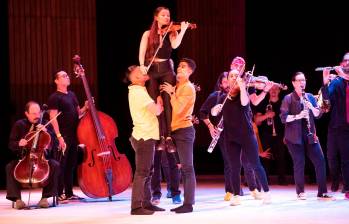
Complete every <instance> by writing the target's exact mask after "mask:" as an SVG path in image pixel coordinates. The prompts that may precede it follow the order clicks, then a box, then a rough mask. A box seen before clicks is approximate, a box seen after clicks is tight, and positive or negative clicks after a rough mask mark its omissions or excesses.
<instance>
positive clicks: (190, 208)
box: [171, 204, 193, 213]
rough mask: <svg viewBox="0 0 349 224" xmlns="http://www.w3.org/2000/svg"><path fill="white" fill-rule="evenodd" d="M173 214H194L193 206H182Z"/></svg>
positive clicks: (174, 210) (175, 209)
mask: <svg viewBox="0 0 349 224" xmlns="http://www.w3.org/2000/svg"><path fill="white" fill-rule="evenodd" d="M171 211H172V209H171ZM173 212H175V213H189V212H193V205H190V204H184V205H182V206H179V207H177V208H174V209H173Z"/></svg>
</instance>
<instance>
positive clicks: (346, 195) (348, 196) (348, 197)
mask: <svg viewBox="0 0 349 224" xmlns="http://www.w3.org/2000/svg"><path fill="white" fill-rule="evenodd" d="M344 199H345V200H349V191H347V192H345V194H344Z"/></svg>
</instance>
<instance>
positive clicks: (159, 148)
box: [156, 136, 166, 151]
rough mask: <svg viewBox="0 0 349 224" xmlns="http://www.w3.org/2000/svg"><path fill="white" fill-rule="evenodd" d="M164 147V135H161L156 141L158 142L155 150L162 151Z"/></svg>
mask: <svg viewBox="0 0 349 224" xmlns="http://www.w3.org/2000/svg"><path fill="white" fill-rule="evenodd" d="M165 149H166V141H165V137H164V136H161V137H160V140H159V142H158V144H157V145H156V150H158V151H163V150H165Z"/></svg>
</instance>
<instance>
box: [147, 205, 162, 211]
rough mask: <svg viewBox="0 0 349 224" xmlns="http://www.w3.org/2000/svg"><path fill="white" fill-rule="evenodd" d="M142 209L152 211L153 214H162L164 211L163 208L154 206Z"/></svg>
mask: <svg viewBox="0 0 349 224" xmlns="http://www.w3.org/2000/svg"><path fill="white" fill-rule="evenodd" d="M144 208H145V209H147V210H150V211H154V212H163V211H165V209H164V208H160V207H158V206H155V205H148V206H146V207H144Z"/></svg>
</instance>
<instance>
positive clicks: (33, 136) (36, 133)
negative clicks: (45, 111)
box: [27, 111, 62, 142]
mask: <svg viewBox="0 0 349 224" xmlns="http://www.w3.org/2000/svg"><path fill="white" fill-rule="evenodd" d="M61 113H62V112H61V111H60V112H59V113H58V114H56V116H54V117H53V118H52V119H51V120H50V121H49V122H47V123H46V124H45V125H44V126H42V127H41V128H39V130H37V131H36V132H35V134H33V135H32V136H31V137H30V138H29V139H27V141H28V142H29V141H30V140H32V139H33V138H35V136H37V135H38V134H39V133H40V131H42V129H44V128H45V127H46V126H47V125H49V124H50V123H51V122H52V121H53V120H54V119H56V118H57V117H58V116H59V115H60V114H61Z"/></svg>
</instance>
